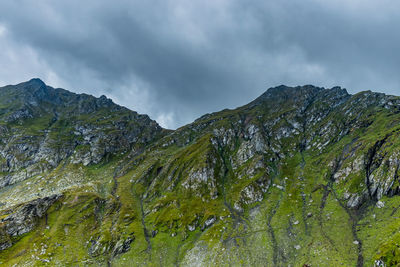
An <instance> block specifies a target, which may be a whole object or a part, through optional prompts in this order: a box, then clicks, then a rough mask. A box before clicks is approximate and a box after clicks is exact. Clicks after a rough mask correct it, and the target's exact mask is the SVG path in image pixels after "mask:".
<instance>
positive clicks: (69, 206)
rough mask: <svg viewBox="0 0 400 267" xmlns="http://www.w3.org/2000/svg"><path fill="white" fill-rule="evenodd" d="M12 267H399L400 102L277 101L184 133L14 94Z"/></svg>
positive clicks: (0, 174) (343, 98)
mask: <svg viewBox="0 0 400 267" xmlns="http://www.w3.org/2000/svg"><path fill="white" fill-rule="evenodd" d="M0 134H1V135H0V136H1V139H0V166H1V171H0V181H1V184H0V187H1V189H0V202H1V203H2V206H1V212H0V249H1V252H0V261H1V263H2V264H3V265H5V266H13V265H14V264H17V265H18V266H32V265H33V266H41V265H48V266H53V265H61V266H62V265H74V266H76V265H78V266H143V265H150V266H175V265H181V266H197V265H198V266H209V265H217V266H225V265H226V266H228V265H234V266H236V265H246V266H373V265H376V266H396V265H397V264H399V263H400V250H399V246H398V242H400V232H399V229H400V220H399V216H400V211H399V210H398V207H399V205H400V197H399V193H400V189H399V175H398V173H399V166H400V156H399V155H400V141H399V140H400V139H399V135H400V98H399V97H394V96H386V95H384V94H378V93H372V92H362V93H359V94H356V95H350V94H348V93H347V92H346V90H344V89H341V88H339V87H335V88H332V89H324V88H317V87H314V86H302V87H286V86H279V87H276V88H271V89H268V90H267V91H266V92H265V93H264V94H263V95H262V96H260V97H259V98H257V99H256V100H254V101H253V102H251V103H249V104H248V105H245V106H243V107H240V108H238V109H235V110H223V111H221V112H217V113H213V114H207V115H205V116H203V117H201V118H199V119H198V120H196V121H195V122H193V123H192V124H189V125H187V126H184V127H182V128H180V129H178V130H176V131H167V130H164V129H161V128H160V127H159V126H158V125H157V124H156V123H155V122H154V121H151V120H150V119H149V118H148V117H147V116H144V115H138V114H137V113H135V112H132V111H129V110H127V109H125V108H122V107H119V106H117V105H115V104H113V103H112V102H111V100H108V99H107V98H105V97H101V98H94V97H91V96H87V95H76V94H72V93H69V92H67V91H65V90H62V89H53V88H51V87H48V86H46V85H44V84H43V82H41V81H40V80H32V81H29V82H27V83H23V84H20V85H16V86H7V87H3V88H0Z"/></svg>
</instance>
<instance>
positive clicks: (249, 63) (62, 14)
mask: <svg viewBox="0 0 400 267" xmlns="http://www.w3.org/2000/svg"><path fill="white" fill-rule="evenodd" d="M0 10H2V16H1V17H0V58H1V60H0V68H1V71H0V84H1V85H4V84H10V83H18V82H21V81H24V80H28V79H30V78H32V77H40V78H42V79H43V80H44V81H45V82H46V83H48V84H50V85H52V86H55V87H63V88H66V89H69V90H72V91H75V92H86V93H91V94H94V95H97V96H98V95H101V94H106V95H108V96H109V97H111V98H113V99H114V101H115V102H117V103H119V104H122V105H125V106H127V107H129V108H131V109H134V110H137V111H139V112H141V113H147V114H149V115H150V116H151V117H152V118H153V119H156V120H158V121H159V122H160V123H161V124H162V125H163V126H165V127H169V128H176V127H178V126H180V125H183V124H185V123H188V122H190V121H192V120H194V119H195V118H196V117H198V116H200V115H202V114H204V113H207V112H212V111H217V110H220V109H223V108H226V107H236V106H239V105H242V104H245V103H247V102H249V101H251V100H252V99H254V98H255V97H257V96H258V95H260V94H261V93H262V92H263V91H265V90H266V89H267V88H268V87H271V86H276V85H279V84H287V85H299V84H314V85H318V86H325V87H332V86H335V85H340V86H342V87H346V88H348V90H349V91H350V92H352V93H355V92H358V91H363V90H373V91H380V92H385V93H389V94H397V95H400V75H398V73H399V71H400V52H399V50H398V49H399V47H400V35H399V34H398V33H397V32H398V29H399V28H400V16H398V10H400V2H399V1H396V0H392V1H389V0H381V1H373V0H370V1H369V0H363V1H361V0H354V1H348V0H336V1H323V0H271V1H263V0H254V1H245V0H243V1H239V0H213V1H204V0H191V1H187V0H162V1H161V0H146V1H128V0H118V1H108V0H86V1H78V0H69V1H51V0H43V1H27V0H15V1H1V2H0Z"/></svg>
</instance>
